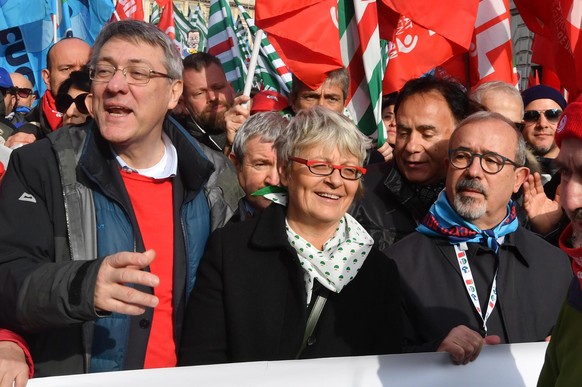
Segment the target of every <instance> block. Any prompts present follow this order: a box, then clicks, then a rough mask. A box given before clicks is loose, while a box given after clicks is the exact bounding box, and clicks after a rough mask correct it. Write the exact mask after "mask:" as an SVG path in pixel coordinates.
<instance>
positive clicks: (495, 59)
mask: <svg viewBox="0 0 582 387" xmlns="http://www.w3.org/2000/svg"><path fill="white" fill-rule="evenodd" d="M510 20H511V14H510V12H509V0H481V1H480V2H479V9H478V12H477V19H476V20H475V28H474V32H473V37H472V39H471V46H470V50H469V53H468V58H467V56H466V55H459V56H456V57H454V58H452V59H451V60H449V61H448V62H447V63H445V64H443V66H442V69H443V70H444V71H445V72H447V73H448V74H450V75H451V76H453V77H454V78H456V79H458V80H459V81H460V82H462V83H464V84H465V85H466V86H467V87H468V88H475V87H477V86H478V85H480V84H482V83H485V82H490V81H503V82H507V83H511V84H512V85H516V86H517V71H516V70H515V67H514V66H513V45H512V40H511V29H510ZM467 60H468V62H469V66H468V71H469V72H468V73H467V66H466V62H467Z"/></svg>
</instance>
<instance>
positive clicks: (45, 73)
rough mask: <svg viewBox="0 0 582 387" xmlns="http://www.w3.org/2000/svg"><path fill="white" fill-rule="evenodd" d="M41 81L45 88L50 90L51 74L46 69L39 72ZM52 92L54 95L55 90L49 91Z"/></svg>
mask: <svg viewBox="0 0 582 387" xmlns="http://www.w3.org/2000/svg"><path fill="white" fill-rule="evenodd" d="M41 75H42V80H43V82H44V84H45V86H46V88H47V90H50V89H51V84H50V82H51V72H50V71H49V70H48V69H42V71H41ZM51 91H52V92H54V93H56V92H57V91H56V90H51Z"/></svg>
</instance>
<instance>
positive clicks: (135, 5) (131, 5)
mask: <svg viewBox="0 0 582 387" xmlns="http://www.w3.org/2000/svg"><path fill="white" fill-rule="evenodd" d="M117 18H119V19H117ZM114 19H115V20H125V19H134V20H144V13H143V1H142V0H117V4H116V5H115V14H114V15H113V17H112V20H114Z"/></svg>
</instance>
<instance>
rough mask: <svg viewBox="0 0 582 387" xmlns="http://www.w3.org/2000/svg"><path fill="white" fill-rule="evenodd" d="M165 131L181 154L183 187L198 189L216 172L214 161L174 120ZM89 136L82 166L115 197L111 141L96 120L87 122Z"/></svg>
mask: <svg viewBox="0 0 582 387" xmlns="http://www.w3.org/2000/svg"><path fill="white" fill-rule="evenodd" d="M163 125H164V126H163V130H164V132H165V133H166V134H167V135H168V137H169V138H170V140H171V141H172V144H173V145H174V147H175V148H176V151H177V153H178V171H179V174H180V177H181V179H182V181H183V182H184V186H185V187H186V188H187V189H188V190H191V191H198V190H200V189H201V188H202V187H203V186H204V183H206V181H207V180H208V178H209V177H210V175H211V174H212V172H214V166H213V164H212V163H211V162H210V161H209V160H208V159H207V158H206V156H205V155H204V153H203V151H202V149H201V148H200V146H199V145H198V143H196V141H195V140H194V139H193V138H192V137H190V136H189V135H188V134H187V133H186V131H185V130H184V128H182V127H181V126H180V125H179V124H178V123H177V122H176V121H175V120H174V119H172V118H171V117H166V119H165V120H164V124H163ZM85 128H86V130H87V136H86V138H85V142H84V144H83V149H82V152H81V156H80V158H79V166H80V168H81V169H82V170H83V171H85V173H86V175H87V176H88V177H89V178H90V180H92V181H93V182H94V183H95V184H97V185H98V186H99V187H100V188H101V189H102V190H103V192H105V193H107V194H110V195H112V196H115V192H116V191H117V190H116V189H115V186H116V184H119V182H120V175H119V173H118V170H119V165H118V163H117V161H116V160H115V156H114V154H113V152H111V148H110V146H109V143H108V142H107V141H106V140H105V139H104V138H103V137H101V133H100V132H99V128H98V127H97V125H96V124H95V122H94V121H93V120H91V122H90V123H89V124H87V125H86V127H85Z"/></svg>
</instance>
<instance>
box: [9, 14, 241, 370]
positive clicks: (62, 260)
mask: <svg viewBox="0 0 582 387" xmlns="http://www.w3.org/2000/svg"><path fill="white" fill-rule="evenodd" d="M90 77H91V79H92V80H93V82H92V85H91V93H90V94H89V95H88V96H87V97H86V105H87V107H88V109H89V111H90V113H91V115H92V116H93V118H94V120H93V121H90V122H89V123H87V124H85V125H84V126H67V127H63V128H61V129H59V130H58V131H55V132H53V133H51V134H49V135H48V136H47V137H48V138H46V139H42V140H40V141H37V142H35V143H33V144H31V145H28V146H25V147H22V148H20V149H17V150H16V151H14V152H13V153H12V159H11V163H10V166H9V168H8V171H7V173H6V176H5V179H4V181H3V183H2V185H1V186H0V283H2V284H3V286H2V287H0V299H1V300H2V308H0V309H1V310H0V326H1V327H5V328H8V329H11V330H13V331H16V332H18V333H22V334H25V335H26V336H25V337H26V338H27V340H28V342H29V344H30V348H31V354H32V358H33V359H34V361H35V375H36V376H48V375H59V374H73V373H84V372H99V371H113V370H123V369H140V368H154V367H170V366H174V365H176V343H179V341H180V336H181V329H182V318H183V313H184V309H185V305H186V300H187V299H188V296H189V294H190V293H191V291H192V287H193V286H194V283H195V281H196V271H197V268H198V264H199V262H200V258H201V256H202V253H203V252H204V248H205V246H206V241H207V238H208V236H209V234H210V232H211V231H212V230H213V229H215V228H217V227H220V226H222V225H224V224H225V223H226V222H227V221H228V219H229V218H230V217H231V216H232V214H233V213H234V211H235V210H236V208H237V205H238V201H239V199H240V197H242V196H243V194H242V192H241V190H240V187H239V186H238V184H237V183H236V176H235V174H234V172H233V169H232V165H231V163H230V162H228V160H227V159H226V158H225V157H217V156H220V155H218V154H217V153H216V152H212V151H210V150H209V149H207V148H205V147H203V146H201V145H200V144H198V143H197V142H196V141H195V140H194V139H193V138H192V137H191V136H190V135H188V133H187V132H186V130H185V129H184V128H183V127H181V126H180V125H179V124H178V123H177V122H176V121H175V120H174V119H172V118H170V117H168V116H167V112H168V110H170V109H172V108H174V107H175V106H176V104H177V103H178V99H179V96H180V94H181V92H182V61H181V58H180V57H179V53H178V52H177V51H176V48H175V46H174V44H173V43H172V41H171V40H170V39H169V38H168V36H167V35H166V34H164V33H163V32H162V31H160V30H159V29H158V28H157V27H156V26H154V25H151V24H149V23H145V22H141V21H135V20H124V21H119V22H114V23H109V24H107V25H106V26H105V27H104V28H103V29H102V30H101V32H100V34H99V36H98V37H97V39H96V41H95V47H94V50H93V52H92V56H91V61H90Z"/></svg>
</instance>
